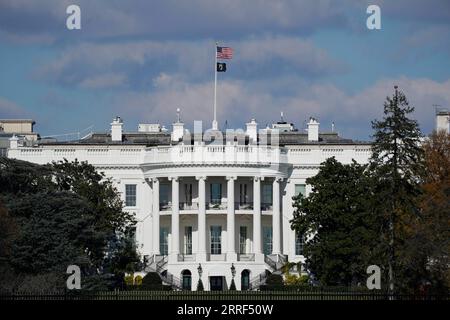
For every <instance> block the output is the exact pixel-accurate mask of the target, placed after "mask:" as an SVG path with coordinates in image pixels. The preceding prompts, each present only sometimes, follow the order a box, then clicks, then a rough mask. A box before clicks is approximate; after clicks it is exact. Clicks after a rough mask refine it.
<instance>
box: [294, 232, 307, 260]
mask: <svg viewBox="0 0 450 320" xmlns="http://www.w3.org/2000/svg"><path fill="white" fill-rule="evenodd" d="M304 244H305V237H304V236H303V234H301V233H298V232H297V231H296V232H295V254H296V255H297V256H301V255H303V246H304Z"/></svg>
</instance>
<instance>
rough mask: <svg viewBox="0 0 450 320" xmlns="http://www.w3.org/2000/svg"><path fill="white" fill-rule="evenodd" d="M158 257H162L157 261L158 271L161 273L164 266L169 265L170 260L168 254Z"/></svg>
mask: <svg viewBox="0 0 450 320" xmlns="http://www.w3.org/2000/svg"><path fill="white" fill-rule="evenodd" d="M156 257H161V258H160V259H159V261H157V262H156V272H158V273H161V272H162V271H163V269H164V267H165V266H166V265H167V262H168V260H169V259H168V256H166V255H163V256H156Z"/></svg>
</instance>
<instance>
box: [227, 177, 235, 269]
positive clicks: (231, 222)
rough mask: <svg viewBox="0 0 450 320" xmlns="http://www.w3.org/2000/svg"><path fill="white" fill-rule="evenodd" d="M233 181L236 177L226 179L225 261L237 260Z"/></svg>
mask: <svg viewBox="0 0 450 320" xmlns="http://www.w3.org/2000/svg"><path fill="white" fill-rule="evenodd" d="M234 180H236V177H227V181H228V185H227V238H228V242H227V261H236V260H237V254H236V245H235V239H236V238H235V237H236V235H235V229H236V228H235V215H234Z"/></svg>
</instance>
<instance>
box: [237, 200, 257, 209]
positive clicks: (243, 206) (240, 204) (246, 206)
mask: <svg viewBox="0 0 450 320" xmlns="http://www.w3.org/2000/svg"><path fill="white" fill-rule="evenodd" d="M234 209H235V210H253V202H245V203H243V202H235V203H234Z"/></svg>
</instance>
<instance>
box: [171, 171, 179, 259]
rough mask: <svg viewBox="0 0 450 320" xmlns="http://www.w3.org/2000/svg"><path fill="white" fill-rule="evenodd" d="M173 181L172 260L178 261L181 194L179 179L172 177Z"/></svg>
mask: <svg viewBox="0 0 450 320" xmlns="http://www.w3.org/2000/svg"><path fill="white" fill-rule="evenodd" d="M169 179H170V180H172V248H171V249H172V250H170V251H171V252H170V253H171V254H170V257H169V258H170V260H172V261H173V262H176V261H178V254H179V253H180V201H179V199H180V194H179V181H178V177H170V178H169Z"/></svg>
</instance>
